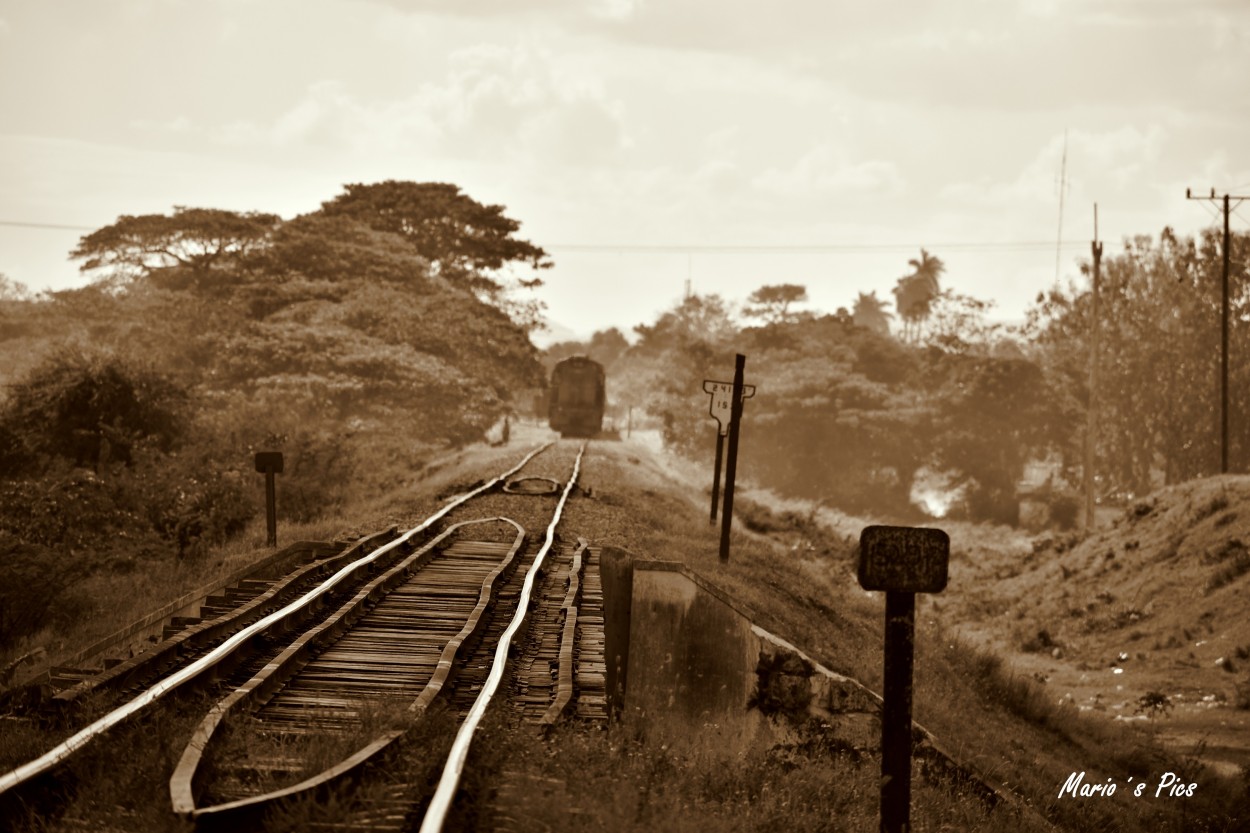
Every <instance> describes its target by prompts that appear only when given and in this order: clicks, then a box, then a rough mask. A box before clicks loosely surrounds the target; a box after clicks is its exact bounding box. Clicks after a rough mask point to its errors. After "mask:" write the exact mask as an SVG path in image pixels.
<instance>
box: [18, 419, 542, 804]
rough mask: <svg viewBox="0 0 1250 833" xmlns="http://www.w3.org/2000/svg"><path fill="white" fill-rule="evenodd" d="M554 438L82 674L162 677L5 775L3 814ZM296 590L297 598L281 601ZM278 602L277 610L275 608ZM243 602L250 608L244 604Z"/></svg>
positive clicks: (351, 585)
mask: <svg viewBox="0 0 1250 833" xmlns="http://www.w3.org/2000/svg"><path fill="white" fill-rule="evenodd" d="M550 445H551V444H550V443H549V444H547V445H544V446H541V447H539V448H536V449H534V450H533V451H532V452H530V453H529V454H527V455H526V456H525V457H524V458H523V459H522V460H521V461H520V462H519V463H518V464H517V465H515V466H513V467H512V468H511V469H509V470H508V471H506V472H503V473H502V474H500V475H499V476H497V477H495V478H493V479H491V480H490V481H487V482H485V483H483V484H482V485H480V486H478V487H477V488H474V489H472V490H471V491H469V492H466V493H465V494H463V495H459V496H457V497H456V498H454V499H452V500H450V501H449V502H448V503H447V504H445V505H444V506H443V507H442V508H441V509H439V510H438V511H437V512H435V513H434V514H433V515H431V516H430V517H428V518H426V519H425V520H424V521H422V522H421V523H419V524H417V525H416V526H414V527H413V528H412V529H410V530H408V531H407V532H405V533H404V534H403V535H399V536H397V537H394V538H393V539H392V540H390V541H388V542H387V543H385V544H383V545H382V546H380V547H377V548H376V549H374V550H373V551H372V552H370V553H369V554H367V555H361V552H362V551H363V550H365V549H367V548H368V547H366V546H364V544H363V543H362V544H361V545H360V546H357V547H353V548H351V549H350V550H349V551H348V553H345V554H343V555H344V556H358V557H355V558H354V559H352V558H350V557H335V558H333V559H330V560H328V561H327V562H326V563H325V564H320V563H318V564H313V565H307V569H306V570H299V571H296V572H297V573H298V574H299V575H298V577H290V579H289V580H285V581H282V582H279V585H271V586H268V587H263V588H262V587H256V588H253V589H254V590H255V591H256V594H255V595H254V596H252V598H251V599H250V600H242V601H243V603H242V604H241V605H239V607H237V608H236V609H235V610H233V611H211V613H213V614H214V615H213V617H212V619H211V620H210V621H208V622H203V623H196V624H197V625H199V624H202V625H203V627H194V626H192V627H190V628H189V630H190V631H193V633H187V634H185V635H181V634H179V635H174V634H171V635H170V638H168V639H166V640H165V641H164V642H163V643H161V646H158V647H160V650H158V651H154V652H152V655H151V656H143V657H138V658H135V661H134V662H132V663H129V664H127V663H123V664H122V665H125V666H127V667H125V668H122V667H121V666H118V667H115V668H111V669H109V670H108V671H106V672H105V673H104V674H103V675H100V679H98V680H83V681H81V682H80V683H78V684H77V685H76V686H74V687H72V689H71V692H70V693H69V694H67V696H66V697H65V698H63V699H65V700H72V699H74V698H75V697H76V696H78V695H80V694H81V693H83V692H85V691H87V690H95V689H103V688H107V687H110V686H111V687H117V688H121V689H125V688H127V687H131V688H133V687H134V686H135V685H136V684H138V682H146V678H150V677H153V676H155V677H157V678H158V679H157V680H156V681H155V682H153V683H152V684H150V685H148V686H147V687H146V688H145V689H144V690H143V691H141V692H139V693H137V694H136V695H135V696H133V697H130V698H129V699H128V700H126V701H125V702H124V703H123V704H121V705H120V706H118V707H116V708H113V709H112V710H110V711H108V712H107V713H105V714H104V715H103V716H101V717H100V718H98V719H96V720H94V721H92V722H91V723H90V724H89V725H87V726H84V727H82V728H80V729H78V730H77V731H75V732H74V733H73V734H72V735H71V736H70V737H69V738H68V739H66V740H64V741H62V742H61V743H59V744H57V745H56V746H54V747H53V748H52V749H50V750H48V751H47V752H45V753H44V754H43V755H40V756H39V757H37V758H35V759H33V760H31V761H29V762H27V763H26V764H23V765H21V766H19V767H17V768H15V769H13V770H12V771H10V772H7V773H3V774H0V816H3V817H5V818H17V817H18V816H20V815H22V814H23V813H26V814H28V813H29V811H30V809H31V802H32V796H35V797H37V796H39V795H40V793H41V792H43V791H44V790H42V789H41V788H46V787H48V786H49V785H50V784H51V785H55V780H56V779H55V776H56V773H57V770H58V769H59V768H61V767H63V766H64V765H65V764H66V762H67V761H68V760H69V759H70V758H71V757H72V756H74V755H75V754H76V753H78V752H79V751H80V750H81V749H83V748H84V747H87V746H89V745H91V744H93V743H94V742H96V741H98V740H99V739H100V738H102V737H104V736H105V735H106V734H107V733H108V732H109V730H111V729H113V728H114V727H116V726H118V725H120V724H123V723H125V722H127V721H130V720H132V719H134V718H135V717H136V716H137V715H140V714H143V713H145V712H146V711H148V710H149V709H151V707H152V706H153V705H154V704H155V703H156V702H157V701H159V700H161V699H162V698H164V697H165V696H167V695H168V694H170V693H171V692H173V691H175V690H179V689H182V688H184V687H185V688H191V687H192V686H191V685H190V684H192V683H196V682H199V683H201V684H202V683H203V682H205V681H214V680H220V679H221V678H223V677H225V678H229V676H230V674H231V673H232V672H235V671H237V670H238V669H239V668H240V666H242V667H244V669H245V670H250V666H249V665H248V663H249V662H250V663H251V664H255V662H256V656H257V654H256V652H255V650H254V649H255V648H256V647H257V646H258V645H261V646H268V647H269V648H270V649H271V650H273V645H275V644H278V643H280V642H282V641H284V640H285V641H286V642H289V641H290V639H292V638H294V637H293V633H295V632H299V631H303V630H304V629H305V628H306V627H308V625H309V623H310V622H321V621H322V620H324V619H325V618H326V616H327V615H328V611H327V608H328V609H329V611H333V610H336V609H338V608H340V607H341V604H340V601H341V600H342V599H343V598H344V597H349V596H350V597H354V595H358V594H359V593H360V592H362V591H360V590H357V589H356V588H357V587H360V586H363V584H373V583H374V582H373V581H371V580H370V579H371V577H372V576H373V575H374V574H376V573H377V572H379V571H387V570H390V569H391V568H392V565H393V564H395V563H396V562H398V561H401V560H409V559H410V556H409V558H408V559H406V558H404V555H405V553H406V552H408V551H410V550H411V549H412V548H414V547H415V546H416V544H417V542H418V541H420V540H421V539H422V537H423V536H425V535H427V534H428V531H429V530H430V529H431V528H432V527H433V526H434V525H435V524H436V523H437V522H439V521H440V520H442V519H443V518H444V517H446V516H448V515H449V514H450V513H452V512H453V511H454V510H457V509H458V508H459V507H461V506H463V505H465V504H467V503H468V502H469V501H471V500H473V499H474V498H477V497H478V496H480V495H482V494H484V493H486V492H489V491H490V490H492V489H494V488H495V487H496V486H498V485H499V484H501V483H503V482H505V481H506V480H507V478H509V477H511V476H512V475H514V474H515V473H516V472H518V471H520V470H521V469H522V468H523V467H525V466H526V465H527V464H528V463H529V462H530V461H531V460H532V459H533V458H534V457H535V456H537V455H538V454H540V453H541V452H543V451H545V450H546V449H547V448H549V447H550ZM388 537H389V536H388ZM374 543H376V541H375V542H374ZM331 568H334V569H333V572H332V574H331V575H329V577H328V578H325V577H324V574H325V573H326V572H330V570H331ZM314 579H319V581H318V582H317V583H315V584H314V586H312V589H309V590H307V591H306V592H299V593H297V592H296V591H297V590H300V591H302V590H303V589H304V588H305V586H307V584H308V583H310V582H312V581H313V580H314ZM291 595H294V596H296V598H294V599H293V600H291V601H289V602H286V603H285V604H282V603H283V602H284V601H285V600H286V599H287V598H289V597H290V596H291ZM249 602H255V604H249ZM279 605H281V606H279ZM274 607H278V609H277V610H273V608H274ZM243 608H246V611H242V609H243ZM241 611H242V612H241ZM265 611H272V612H268V613H266V612H265ZM257 617H259V618H257ZM315 627H316V628H319V627H322V625H320V624H318V625H315ZM199 634H203V635H199ZM197 635H199V636H197ZM179 637H181V638H179ZM214 640H218V641H219V644H216V645H215V646H212V647H211V648H209V647H208V646H209V643H211V642H213V641H214ZM187 643H190V645H188V644H187ZM188 654H195V655H196V656H194V657H192V656H188ZM63 693H64V692H63Z"/></svg>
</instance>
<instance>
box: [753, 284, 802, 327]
mask: <svg viewBox="0 0 1250 833" xmlns="http://www.w3.org/2000/svg"><path fill="white" fill-rule="evenodd" d="M806 300H807V287H805V286H801V285H799V284H794V283H780V284H773V285H770V286H761V287H760V288H759V289H757V290H755V291H754V292H752V293H751V294H750V296H749V297H748V298H747V306H746V308H745V309H744V310H743V313H744V314H745V315H747V316H749V317H751V318H759V319H761V320H762V321H763V322H764V323H765V324H780V323H783V322H785V321H789V320H791V319H792V317H793V314H792V313H791V312H790V306H791V305H792V304H801V303H803V302H805V301H806Z"/></svg>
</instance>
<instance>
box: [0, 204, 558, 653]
mask: <svg viewBox="0 0 1250 833" xmlns="http://www.w3.org/2000/svg"><path fill="white" fill-rule="evenodd" d="M518 228H519V224H518V223H517V222H516V221H514V220H511V219H510V218H508V217H507V216H506V215H504V214H503V210H502V207H501V206H484V205H481V204H479V203H477V202H475V201H474V200H472V199H471V198H469V197H468V196H467V195H464V194H462V193H460V191H459V189H458V188H456V187H455V186H451V185H445V184H440V183H401V182H385V183H378V184H375V185H349V186H347V187H346V189H345V193H344V194H342V195H340V196H339V197H336V198H335V199H333V200H330V201H328V202H327V203H326V204H325V205H324V206H323V208H322V209H321V210H319V211H316V212H313V213H311V214H308V215H304V216H301V217H296V218H294V219H292V220H288V221H283V220H281V219H280V218H279V217H277V216H276V215H273V214H266V213H260V212H233V211H221V210H215V209H200V208H182V207H178V208H175V209H174V210H173V211H172V212H171V213H170V214H168V215H144V216H137V217H136V216H122V217H119V218H118V220H117V221H116V222H115V223H113V224H111V225H109V226H106V227H104V228H102V229H99V230H97V231H95V232H92V233H91V234H88V235H86V236H84V237H83V238H82V240H81V241H80V243H79V245H78V247H77V248H76V249H75V250H74V251H73V252H72V253H70V254H71V257H73V258H74V259H77V260H79V261H81V262H82V268H83V270H84V272H85V273H87V274H88V275H90V276H91V277H92V279H93V280H92V282H91V283H89V284H88V285H87V286H85V287H83V288H81V289H75V290H67V291H64V292H55V293H44V294H42V295H38V296H32V295H31V294H30V293H28V292H25V291H24V290H23V289H22V288H21V287H20V286H17V285H15V284H13V283H12V282H11V281H3V282H0V350H2V351H3V354H4V356H5V358H6V361H5V362H3V363H0V382H2V383H3V384H4V388H3V390H4V391H5V395H4V396H3V398H0V665H3V664H4V657H6V656H13V655H14V654H20V653H22V652H23V651H24V650H26V649H27V648H31V647H34V646H38V645H43V644H49V643H50V642H52V641H55V640H56V639H57V638H58V634H62V635H63V633H64V631H65V629H66V628H71V629H72V628H74V627H78V626H79V625H78V623H81V622H82V621H83V620H93V619H96V618H97V617H98V616H104V614H105V613H106V609H107V608H100V605H106V606H107V605H108V604H110V603H111V602H112V601H113V600H114V594H113V593H111V592H110V591H108V590H107V589H106V587H107V586H110V585H112V584H125V583H126V582H127V581H133V578H128V577H133V576H134V574H136V573H141V574H143V575H145V576H149V575H154V574H155V575H160V576H164V577H165V578H166V579H169V578H170V577H171V575H173V574H186V575H183V577H182V578H180V579H179V581H185V580H187V579H188V577H193V576H195V575H198V574H199V573H200V568H199V567H198V566H197V564H199V562H200V561H202V560H203V559H204V558H205V557H206V555H207V554H208V553H209V552H211V551H212V550H213V548H215V547H217V546H219V545H221V544H223V543H224V542H226V541H228V540H230V539H232V538H234V537H236V536H238V535H239V534H240V533H242V532H243V531H244V530H245V529H246V528H247V527H248V524H249V523H251V522H252V520H253V519H254V518H255V517H256V515H257V513H258V512H263V497H262V496H263V490H262V489H261V488H260V483H261V480H260V478H259V476H258V475H257V474H256V473H255V472H254V471H253V465H252V463H253V460H252V458H253V454H254V453H255V452H257V451H260V450H267V451H281V452H282V453H283V454H284V456H285V467H284V471H283V473H282V474H281V475H280V477H279V482H280V488H279V492H280V495H281V499H280V501H279V503H278V511H279V516H280V519H281V520H282V521H283V522H311V521H315V520H316V519H317V518H319V517H322V516H324V515H325V514H326V513H327V512H330V511H333V510H335V509H336V508H339V507H341V506H342V505H343V504H344V501H345V500H347V498H348V497H349V493H350V496H351V497H353V498H360V497H362V496H368V495H369V494H373V493H376V492H378V491H380V490H384V489H389V488H394V487H395V486H396V485H398V484H402V483H403V482H405V480H406V479H407V478H408V477H409V476H410V473H411V472H412V471H413V470H414V468H417V467H419V466H420V465H421V464H422V462H423V461H424V460H426V459H428V458H430V457H431V456H432V455H434V454H436V453H438V452H439V450H440V449H444V448H446V447H448V446H459V445H463V444H465V443H468V442H472V441H475V440H479V439H481V438H482V436H483V435H484V433H485V432H486V430H487V429H488V428H489V427H490V426H491V425H492V424H494V423H495V422H496V421H497V420H499V419H500V418H501V417H502V415H503V414H504V413H506V412H507V411H508V410H510V409H512V407H513V405H512V402H511V399H512V396H513V392H514V391H519V390H522V389H526V388H533V387H534V386H536V385H540V384H541V383H542V379H543V375H542V366H541V364H540V363H539V360H538V353H537V350H536V349H535V348H534V346H533V345H532V344H531V342H530V340H529V329H530V328H531V327H532V326H533V325H534V321H533V314H532V313H533V311H532V310H531V309H530V307H529V306H528V304H529V302H527V301H526V300H525V298H524V296H523V295H520V294H518V292H520V291H523V289H524V288H523V287H519V286H518V285H517V284H516V283H515V281H510V280H509V279H506V278H504V277H500V276H499V275H500V270H501V268H502V267H504V266H505V265H507V264H508V263H510V262H515V261H520V262H523V263H528V264H529V265H531V266H534V267H541V266H544V265H548V264H547V262H546V261H545V259H544V258H545V253H544V252H543V251H542V250H541V249H540V248H538V247H536V246H534V245H533V244H530V243H528V242H526V241H524V240H521V239H519V238H517V237H516V236H515V232H516V231H517V229H518ZM531 283H533V282H531ZM32 590H34V591H35V592H34V594H33V595H32V593H31V591H32ZM104 618H108V617H107V616H104ZM49 628H50V629H51V630H50V631H49V630H47V629H49ZM41 633H43V635H42V636H40V634H41Z"/></svg>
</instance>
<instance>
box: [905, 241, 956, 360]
mask: <svg viewBox="0 0 1250 833" xmlns="http://www.w3.org/2000/svg"><path fill="white" fill-rule="evenodd" d="M907 265H908V266H910V267H911V269H912V271H911V274H908V275H904V276H903V277H901V278H899V279H898V284H897V285H896V286H895V287H894V289H893V290H892V292H893V294H894V308H895V309H897V310H898V314H899V316H900V317H901V318H902V319H903V339H904V340H905V341H912V342H914V341H915V340H916V339H917V338H918V337H919V335H920V327H921V325H922V324H923V323H924V321H925V320H926V319H927V318H928V317H929V313H930V310H931V308H932V305H933V301H934V299H935V298H937V296H938V293H940V292H941V291H942V287H941V284H939V282H938V278H939V277H940V276H941V274H942V273H943V272H944V271H946V264H944V263H943V262H942V261H941V259H940V258H937V257H934V256H933V255H931V254H929V253H928V252H927V251H925V250H924V249H921V250H920V257H919V258H918V259H917V258H912V259H911V260H909V261H907Z"/></svg>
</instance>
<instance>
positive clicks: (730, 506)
mask: <svg viewBox="0 0 1250 833" xmlns="http://www.w3.org/2000/svg"><path fill="white" fill-rule="evenodd" d="M746 363H747V357H746V356H744V355H742V354H741V353H738V354H737V356H735V358H734V389H733V393H732V394H731V395H732V396H733V401H732V402H731V403H730V405H729V460H728V462H727V463H726V464H725V511H724V512H723V513H722V515H721V527H720V560H721V561H722V562H728V561H729V530H730V527H731V526H732V525H733V517H734V475H735V474H736V473H737V471H738V424H739V423H740V422H741V421H742V376H743V370H744V369H745V368H746Z"/></svg>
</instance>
